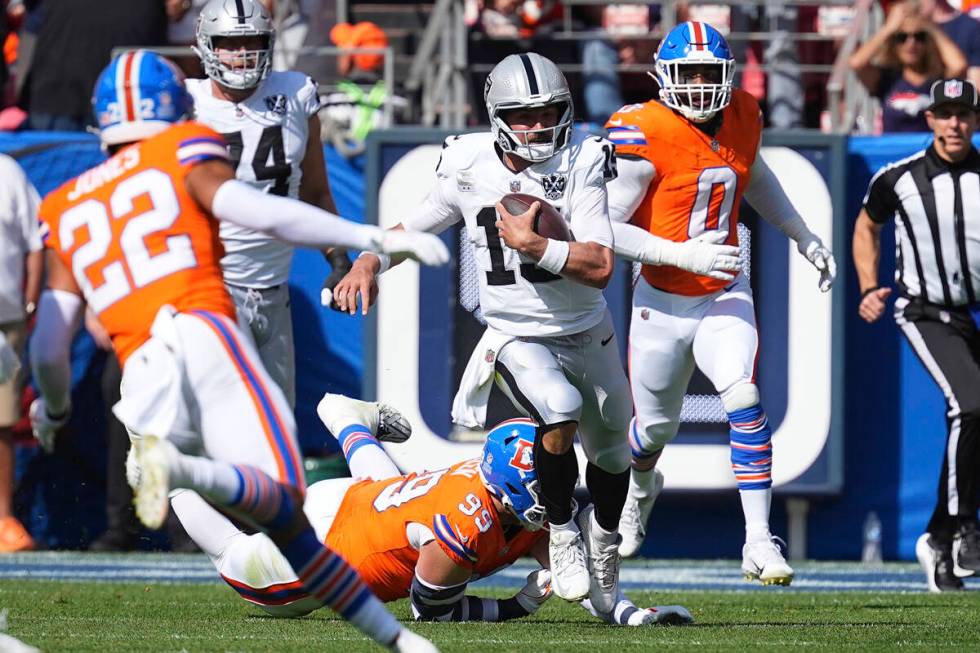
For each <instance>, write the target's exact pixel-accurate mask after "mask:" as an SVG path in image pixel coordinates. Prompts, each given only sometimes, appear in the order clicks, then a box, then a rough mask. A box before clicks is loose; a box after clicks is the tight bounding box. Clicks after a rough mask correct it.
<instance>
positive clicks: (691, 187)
mask: <svg viewBox="0 0 980 653" xmlns="http://www.w3.org/2000/svg"><path fill="white" fill-rule="evenodd" d="M606 129H608V130H609V140H611V141H612V142H613V143H615V145H616V154H617V155H620V156H637V157H642V158H644V159H646V160H648V161H650V162H651V163H652V164H653V165H654V167H655V168H656V176H655V177H654V178H653V181H652V182H651V184H650V188H649V190H648V191H647V194H646V196H645V197H644V198H643V201H642V202H641V204H640V206H639V208H637V209H636V212H635V213H634V214H633V218H632V222H633V224H635V225H637V226H639V227H642V228H644V229H646V230H648V231H649V232H650V233H652V234H654V235H656V236H660V237H661V238H666V239H668V240H673V241H675V242H683V241H686V240H689V239H691V238H694V237H696V236H698V235H700V234H702V233H704V232H705V231H709V230H714V229H719V230H723V231H726V232H727V233H728V238H727V239H726V241H725V242H726V243H728V244H731V245H734V244H737V243H738V236H737V232H736V226H737V224H738V208H739V204H740V203H741V200H742V194H743V193H744V191H745V188H746V187H747V186H748V183H749V176H750V170H751V168H752V164H753V163H754V162H755V157H756V154H757V153H758V150H759V142H760V139H761V138H762V113H761V111H760V110H759V104H758V102H756V100H755V98H753V97H752V96H751V95H749V94H748V93H746V92H745V91H743V90H741V89H734V90H733V91H732V101H731V102H730V103H729V105H728V106H727V107H725V108H724V109H723V110H722V123H721V129H719V130H718V133H717V134H716V135H715V137H714V138H712V137H711V136H708V135H707V134H705V133H704V132H702V131H701V130H700V129H698V128H697V127H696V126H695V125H694V123H692V122H690V121H688V120H687V119H686V118H684V117H683V116H681V115H679V114H677V113H675V112H674V111H672V110H671V109H669V108H667V107H666V106H664V105H662V104H660V103H659V102H657V101H655V100H651V101H649V102H646V103H645V104H631V105H627V106H625V107H623V108H622V109H620V110H619V111H617V112H616V113H615V114H613V116H612V117H611V118H610V119H609V121H608V122H607V123H606ZM643 277H644V278H645V279H646V280H647V281H648V282H649V283H650V285H652V286H654V287H655V288H659V289H660V290H664V291H666V292H671V293H676V294H679V295H706V294H709V293H713V292H715V291H718V290H720V289H722V288H724V287H725V285H726V283H727V282H725V281H721V280H719V279H712V278H711V277H706V276H702V275H698V274H694V273H693V272H687V271H685V270H681V269H678V268H675V267H672V266H658V265H644V266H643Z"/></svg>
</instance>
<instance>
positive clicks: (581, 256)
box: [497, 202, 615, 288]
mask: <svg viewBox="0 0 980 653" xmlns="http://www.w3.org/2000/svg"><path fill="white" fill-rule="evenodd" d="M540 209H541V205H540V204H539V203H538V202H535V203H534V204H532V205H531V208H530V209H528V210H527V211H525V212H524V213H521V214H520V215H513V214H511V213H509V212H508V211H507V209H506V208H504V206H503V204H501V203H499V202H498V203H497V215H498V216H499V218H500V219H499V220H498V221H497V229H499V230H500V237H501V238H502V239H503V241H504V242H505V243H506V244H507V246H508V247H510V248H511V249H514V250H517V251H518V252H520V253H522V254H524V255H526V256H528V257H530V258H531V259H533V260H534V261H540V260H541V258H542V257H543V256H544V253H545V250H546V249H547V247H548V239H547V238H544V237H543V236H540V235H538V234H537V233H535V231H534V229H533V228H532V226H533V224H534V216H535V215H537V212H538V211H539V210H540ZM614 258H615V257H614V255H613V251H612V250H611V249H609V248H608V247H605V246H603V245H600V244H599V243H588V242H586V243H578V242H570V243H568V260H567V261H566V262H565V267H564V268H562V271H561V273H562V275H563V276H565V277H568V278H570V279H573V280H575V281H578V282H579V283H582V284H585V285H587V286H592V287H593V288H605V287H606V285H607V284H608V283H609V279H610V278H612V272H613V263H614Z"/></svg>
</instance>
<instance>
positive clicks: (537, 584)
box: [514, 569, 551, 614]
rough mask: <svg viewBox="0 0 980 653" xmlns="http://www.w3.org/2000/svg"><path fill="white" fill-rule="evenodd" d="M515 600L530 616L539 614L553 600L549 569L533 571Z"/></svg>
mask: <svg viewBox="0 0 980 653" xmlns="http://www.w3.org/2000/svg"><path fill="white" fill-rule="evenodd" d="M514 598H515V599H517V602H518V603H520V604H521V607H522V608H524V609H525V610H527V613H528V614H534V613H535V612H537V611H538V608H540V607H541V606H542V605H543V604H544V602H545V601H547V600H548V599H549V598H551V572H550V571H549V570H547V569H538V570H537V571H532V572H531V573H530V574H528V575H527V585H525V586H524V587H523V588H521V591H520V592H518V593H517V595H516V596H515V597H514Z"/></svg>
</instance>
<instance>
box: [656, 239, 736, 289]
mask: <svg viewBox="0 0 980 653" xmlns="http://www.w3.org/2000/svg"><path fill="white" fill-rule="evenodd" d="M727 238H728V233H727V232H725V231H717V230H712V231H706V232H704V233H703V234H701V235H699V236H696V237H695V238H692V239H691V240H688V241H686V242H683V243H679V246H678V248H677V255H676V259H675V262H674V263H673V265H674V266H676V267H679V268H681V269H682V270H687V271H689V272H694V273H695V274H703V275H704V276H706V277H711V278H712V279H721V280H722V281H731V280H732V279H734V278H735V275H736V274H738V272H739V270H740V269H741V266H742V264H741V261H740V260H739V258H738V252H739V249H738V246H737V245H725V244H724V243H725V239H727Z"/></svg>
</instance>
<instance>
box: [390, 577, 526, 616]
mask: <svg viewBox="0 0 980 653" xmlns="http://www.w3.org/2000/svg"><path fill="white" fill-rule="evenodd" d="M409 598H410V600H411V602H412V616H414V617H415V620H416V621H507V620H510V619H518V618H520V617H526V616H527V615H529V614H531V613H530V612H528V611H527V610H526V609H524V607H523V606H521V604H520V603H519V602H518V601H517V599H515V598H510V599H501V600H497V599H483V598H479V597H476V596H467V595H466V583H463V584H461V585H452V586H449V587H441V586H438V585H432V584H430V583H427V582H426V581H424V580H422V579H421V578H419V576H418V574H416V575H415V578H413V579H412V588H411V590H410V591H409Z"/></svg>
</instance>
